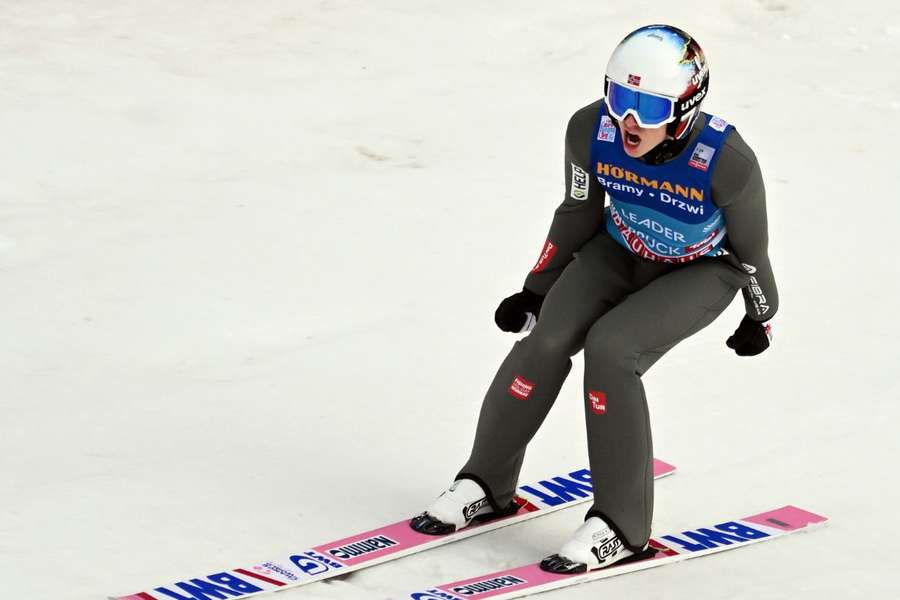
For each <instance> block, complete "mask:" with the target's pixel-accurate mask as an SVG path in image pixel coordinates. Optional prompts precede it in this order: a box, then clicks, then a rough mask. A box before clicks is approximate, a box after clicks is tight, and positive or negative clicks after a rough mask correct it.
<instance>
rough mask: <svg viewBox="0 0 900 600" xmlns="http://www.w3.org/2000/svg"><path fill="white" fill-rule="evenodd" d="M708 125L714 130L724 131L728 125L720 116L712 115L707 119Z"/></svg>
mask: <svg viewBox="0 0 900 600" xmlns="http://www.w3.org/2000/svg"><path fill="white" fill-rule="evenodd" d="M709 126H710V127H712V128H713V129H715V130H716V131H725V128H726V127H728V121H726V120H725V119H723V118H722V117H712V118H711V119H710V120H709Z"/></svg>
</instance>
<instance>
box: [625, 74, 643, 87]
mask: <svg viewBox="0 0 900 600" xmlns="http://www.w3.org/2000/svg"><path fill="white" fill-rule="evenodd" d="M628 85H641V76H640V75H631V74H629V75H628Z"/></svg>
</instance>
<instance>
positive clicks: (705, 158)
mask: <svg viewBox="0 0 900 600" xmlns="http://www.w3.org/2000/svg"><path fill="white" fill-rule="evenodd" d="M715 153H716V149H715V148H713V147H712V146H707V145H706V144H697V147H696V148H694V153H693V154H691V160H689V161H688V164H689V165H690V166H692V167H694V168H695V169H700V170H701V171H706V170H707V169H709V163H710V161H711V160H712V157H713V154H715Z"/></svg>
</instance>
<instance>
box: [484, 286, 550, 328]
mask: <svg viewBox="0 0 900 600" xmlns="http://www.w3.org/2000/svg"><path fill="white" fill-rule="evenodd" d="M543 303H544V297H543V296H541V295H540V294H535V293H534V292H532V291H531V290H529V289H526V288H522V291H521V292H518V293H516V294H513V295H512V296H510V297H509V298H506V299H505V300H504V301H503V302H501V303H500V306H498V307H497V311H496V312H495V313H494V322H495V323H497V327H499V328H500V329H502V330H503V331H511V332H514V333H521V332H523V331H526V330H529V331H530V330H531V328H532V327H534V324H535V323H536V322H537V318H538V316H539V315H540V314H541V304H543Z"/></svg>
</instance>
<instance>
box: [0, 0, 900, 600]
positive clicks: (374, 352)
mask: <svg viewBox="0 0 900 600" xmlns="http://www.w3.org/2000/svg"><path fill="white" fill-rule="evenodd" d="M649 22H671V23H673V24H676V25H679V26H680V27H682V28H684V29H686V30H688V31H690V32H692V33H693V34H694V35H695V36H696V37H697V38H698V39H699V40H700V42H701V44H702V45H703V46H704V48H705V50H706V52H707V55H708V57H709V60H710V63H711V73H712V75H711V83H712V85H711V93H710V96H709V99H708V101H707V103H706V104H705V109H706V110H708V111H709V112H713V113H716V114H720V115H722V116H724V117H726V118H727V119H728V120H729V121H731V122H733V123H735V124H737V126H738V128H739V129H740V131H741V133H742V134H743V136H744V137H745V138H746V139H747V140H748V142H749V143H750V144H751V145H752V146H753V147H754V149H755V150H756V152H757V154H758V156H759V158H760V161H761V163H762V167H763V171H764V175H765V179H766V184H767V189H768V198H769V214H770V221H771V253H772V258H773V263H774V265H775V268H776V275H777V277H778V282H779V286H780V291H781V296H782V310H781V311H780V313H779V315H778V326H777V338H776V344H775V346H774V348H772V349H771V350H770V351H768V352H766V353H765V354H764V355H762V356H760V357H757V358H753V359H742V358H738V357H736V356H735V355H734V354H733V353H731V352H730V351H729V350H728V349H727V348H726V347H725V345H724V340H725V338H726V337H727V336H728V335H729V334H730V333H731V332H732V331H733V329H734V328H735V327H736V326H737V324H738V322H739V320H740V317H741V313H742V306H741V303H740V302H735V304H734V305H732V307H731V308H730V309H729V310H728V312H726V314H724V315H723V316H722V317H721V318H720V319H719V320H718V321H717V322H716V323H714V324H713V325H712V326H710V327H709V328H708V329H706V330H704V331H703V332H701V333H700V334H698V335H697V336H696V337H694V338H692V339H690V340H688V341H686V342H685V343H684V344H682V345H681V346H680V347H678V348H677V349H675V350H674V351H673V352H671V354H670V355H669V356H667V357H666V358H665V359H664V360H663V361H661V362H660V363H659V364H658V365H657V366H656V367H655V368H654V369H653V370H652V371H651V372H650V373H649V374H648V375H647V376H646V378H645V382H646V386H647V392H648V396H649V399H650V404H651V412H652V419H653V425H654V431H655V446H656V452H657V455H658V456H659V457H661V458H664V459H666V460H669V461H671V462H674V463H676V464H677V465H678V466H679V467H680V470H679V473H678V474H677V475H676V476H675V477H674V478H671V479H668V480H665V481H663V482H660V483H659V484H658V485H657V500H656V507H657V508H656V516H655V527H656V530H657V531H662V530H673V529H678V528H681V527H688V526H691V525H695V524H697V523H698V521H700V522H707V521H715V520H716V519H718V518H720V517H722V518H727V517H731V516H736V515H741V514H752V513H754V512H759V511H762V510H765V509H769V508H773V507H775V506H780V505H782V504H786V503H793V504H796V505H799V506H802V507H804V508H808V509H810V510H813V511H816V512H821V513H823V514H826V515H828V516H830V517H831V518H832V521H831V522H830V524H829V525H827V526H826V527H825V528H822V529H819V530H816V531H814V532H811V533H809V534H806V535H798V536H792V537H791V538H788V539H785V540H780V541H777V542H773V543H771V544H764V545H760V546H754V547H752V548H747V549H744V550H741V551H739V552H733V553H732V552H729V553H724V554H722V555H719V556H716V557H710V558H707V559H704V560H702V561H695V562H688V563H684V564H681V565H679V566H673V567H667V568H663V569H658V570H654V571H649V572H646V573H642V574H636V575H631V576H625V577H621V578H617V579H613V580H608V581H604V582H600V583H596V584H590V585H588V586H583V587H580V588H572V589H569V590H566V591H561V592H557V593H553V594H550V596H549V597H553V598H559V599H563V598H580V597H584V596H585V595H588V594H590V595H600V594H602V595H603V597H606V598H622V597H639V598H666V599H669V600H678V599H694V598H729V599H735V598H754V599H758V598H766V599H774V598H786V599H787V598H790V599H812V598H823V597H843V598H871V597H877V596H879V595H880V597H890V596H891V593H890V592H892V591H893V592H894V593H896V590H897V589H898V588H897V584H896V581H895V580H893V575H892V573H893V572H894V568H895V567H896V564H897V563H898V560H900V550H898V546H897V544H896V539H897V536H898V535H900V528H898V525H897V523H898V519H897V515H896V507H897V506H898V501H900V497H898V489H900V486H898V484H897V478H896V473H895V472H896V468H895V467H896V465H895V464H894V462H895V461H896V460H898V458H900V452H898V450H900V442H898V427H897V423H898V422H900V402H898V400H900V398H898V396H900V387H898V383H897V378H898V371H900V369H898V366H897V353H896V348H897V338H898V335H900V328H898V325H897V309H898V300H897V299H898V291H900V290H898V283H897V281H898V277H900V273H898V267H897V261H896V260H895V259H892V258H891V257H892V256H893V255H894V253H895V252H896V251H897V244H896V239H895V235H896V231H897V230H898V227H900V222H898V216H900V204H898V202H897V191H896V190H897V188H896V185H897V183H896V182H897V171H896V166H895V162H896V154H897V152H896V146H897V138H898V133H900V129H898V125H897V122H898V120H900V76H898V69H897V63H898V60H900V10H898V5H897V3H896V2H892V1H888V0H883V1H879V2H875V1H860V2H850V3H848V2H837V1H828V2H816V3H810V2H790V1H786V0H785V1H778V0H758V1H755V2H750V1H744V0H740V1H738V0H732V1H728V2H700V1H696V0H687V1H685V2H678V3H672V2H662V1H659V2H649V1H642V2H641V1H639V2H627V3H624V4H623V3H619V4H618V5H616V4H615V3H607V2H603V3H601V2H553V3H548V2H539V1H537V0H528V1H520V2H512V1H501V2H490V3H482V2H433V1H423V0H398V1H396V2H391V3H374V2H364V1H361V0H345V1H321V2H312V1H307V2H290V1H288V0H261V1H258V2H252V3H248V2H239V1H226V2H213V1H209V0H202V1H201V0H197V1H194V2H187V3H186V2H179V1H176V0H160V1H157V2H151V3H148V2H138V1H135V0H127V1H122V2H108V1H102V0H84V1H82V2H78V3H72V2H65V1H62V0H55V1H49V0H46V1H45V0H29V1H28V2H11V1H6V2H3V3H2V4H0V73H2V80H3V83H2V85H0V131H2V134H3V144H2V147H3V177H2V178H0V289H2V290H3V299H2V310H0V330H2V336H0V376H2V382H3V383H2V392H0V413H2V417H0V579H2V581H3V588H4V593H3V595H4V598H16V599H18V600H50V599H53V600H58V599H60V598H67V599H72V600H91V599H98V598H102V597H105V595H107V594H111V593H126V592H134V591H138V590H140V589H146V588H149V587H152V586H154V585H161V584H164V583H168V582H170V581H172V580H177V579H181V578H183V577H189V576H196V575H202V574H205V573H210V572H214V571H215V570H216V569H219V568H228V567H233V566H238V565H241V564H247V563H252V562H254V561H256V560H260V559H265V558H269V557H271V556H275V555H278V554H279V553H282V552H289V551H291V550H296V549H298V548H299V549H302V548H305V547H308V546H310V545H314V544H317V543H320V542H325V541H328V540H332V539H336V538H338V537H341V536H344V535H348V534H351V533H354V532H356V531H360V530H363V529H365V528H371V527H375V526H378V525H381V524H383V523H386V522H390V521H394V520H397V519H400V518H403V517H404V516H408V515H412V514H414V513H415V512H417V511H419V510H420V509H421V508H423V507H424V506H425V505H426V504H427V503H428V502H429V501H430V500H431V499H432V498H433V497H434V496H435V495H436V494H437V493H438V492H439V491H440V490H441V489H442V488H443V487H445V486H446V485H447V484H448V483H449V481H450V478H451V477H452V475H453V474H454V473H455V470H456V469H457V468H458V467H459V466H460V465H461V463H462V462H463V461H464V459H465V458H466V456H467V453H468V451H469V445H470V443H471V438H472V434H473V432H474V426H475V417H476V414H477V410H478V407H479V405H480V402H481V399H482V396H483V394H484V391H485V390H486V388H487V385H488V383H489V382H490V379H491V377H492V376H493V374H494V372H495V369H496V368H497V366H498V365H499V363H500V361H501V360H502V358H503V357H504V356H505V354H506V352H507V351H508V349H509V347H510V346H511V345H512V343H513V341H514V340H515V339H516V336H512V335H509V334H503V333H501V332H500V331H498V330H497V329H496V328H495V327H494V325H493V322H492V316H493V311H494V308H495V306H496V304H497V303H498V302H499V301H500V300H501V299H502V298H503V297H505V296H506V295H508V294H511V293H513V292H515V291H517V290H518V289H519V288H520V286H521V284H522V281H523V279H524V277H525V274H526V273H527V271H528V270H529V269H530V268H531V266H532V265H533V264H534V261H535V259H536V258H537V255H538V253H539V251H540V249H541V245H542V243H543V241H544V236H545V233H546V229H547V227H548V226H549V223H550V218H551V215H552V212H553V210H554V208H555V207H556V206H557V204H558V203H559V202H560V201H561V199H562V197H563V189H562V187H563V185H562V177H563V170H562V167H563V164H562V149H563V148H562V144H563V135H564V131H565V125H566V122H567V120H568V117H569V116H570V114H571V113H573V112H574V111H575V110H576V109H578V108H579V107H581V106H584V105H586V104H588V103H590V102H591V101H593V100H595V99H596V98H598V97H600V95H601V94H602V83H603V72H604V67H605V64H606V59H607V57H608V55H609V53H610V52H611V50H612V49H613V47H614V45H615V44H616V43H617V41H618V40H619V39H620V38H621V37H622V36H624V34H625V33H627V32H628V31H630V30H631V29H633V28H635V27H637V26H639V25H642V24H646V23H649ZM581 369H582V366H581V359H580V357H579V358H577V359H576V367H575V369H574V370H573V373H572V375H571V376H570V378H569V381H568V382H567V384H566V387H565V388H564V389H563V392H562V394H561V396H560V399H559V401H558V403H557V406H556V407H555V408H554V411H553V412H552V413H551V416H550V418H549V419H548V421H547V423H546V425H545V426H544V427H543V429H542V430H541V431H540V433H539V434H538V436H537V438H536V439H535V440H534V442H533V444H532V447H531V449H530V454H529V456H528V458H527V461H526V465H525V471H524V474H523V477H524V478H526V479H527V478H530V477H531V476H540V475H542V474H544V473H546V472H548V471H552V470H555V469H560V468H568V467H570V466H580V465H583V464H584V463H585V461H586V444H585V439H584V432H583V422H582V419H583V416H582V408H581V406H580V399H579V398H580V389H579V382H580V378H581ZM582 514H583V513H582V511H581V510H580V509H576V510H570V511H564V512H562V513H558V514H557V515H554V516H552V517H547V518H544V519H540V520H539V522H533V523H531V524H528V525H523V526H521V527H516V528H512V529H507V530H503V531H500V532H497V533H494V534H489V535H485V536H481V537H479V538H476V539H473V540H470V541H467V542H464V543H460V544H455V545H451V546H449V547H445V548H442V549H439V550H435V551H432V552H429V553H425V554H422V555H419V556H417V557H414V558H410V559H405V560H401V561H398V562H395V563H392V564H389V565H385V566H381V567H377V568H373V569H370V570H368V571H364V572H361V573H358V574H355V575H353V576H351V577H349V578H346V579H344V580H342V581H338V582H334V583H330V584H322V583H320V584H315V585H312V586H309V587H305V588H301V589H299V590H294V591H287V592H285V593H284V594H283V595H282V596H279V599H280V600H290V599H292V598H323V599H331V598H346V599H350V598H364V597H375V598H385V597H387V596H389V595H390V594H392V593H395V592H402V591H404V590H409V589H414V588H416V587H422V586H425V585H429V584H433V583H441V582H446V581H452V580H455V579H461V578H463V577H469V576H475V575H477V574H479V573H482V572H484V571H486V570H493V569H497V568H502V567H504V566H509V565H515V564H519V563H523V562H526V561H531V560H535V559H537V558H540V557H542V556H543V555H545V554H547V553H549V552H553V551H555V550H556V549H557V548H558V547H559V545H560V544H561V543H562V542H563V541H564V540H565V539H566V537H567V536H568V535H569V534H570V532H571V531H572V530H573V529H574V528H575V527H576V526H577V524H578V523H579V522H580V521H581V519H582Z"/></svg>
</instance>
